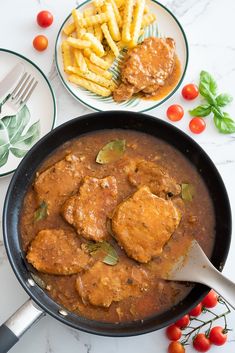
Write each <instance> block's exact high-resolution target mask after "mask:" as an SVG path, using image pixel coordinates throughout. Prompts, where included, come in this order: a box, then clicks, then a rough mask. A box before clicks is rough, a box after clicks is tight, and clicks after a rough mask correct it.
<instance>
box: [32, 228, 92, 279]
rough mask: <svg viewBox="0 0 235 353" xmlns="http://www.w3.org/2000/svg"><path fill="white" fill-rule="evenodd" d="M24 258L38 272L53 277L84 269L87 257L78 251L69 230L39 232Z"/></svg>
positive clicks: (76, 240) (76, 239)
mask: <svg viewBox="0 0 235 353" xmlns="http://www.w3.org/2000/svg"><path fill="white" fill-rule="evenodd" d="M26 258H27V260H28V262H29V263H31V264H32V265H33V266H34V267H35V268H36V269H37V270H38V271H40V272H43V273H48V274H53V275H72V274H74V273H78V272H80V271H81V270H83V269H85V268H86V267H87V265H88V263H89V262H90V259H89V256H88V255H87V254H86V253H85V252H84V251H83V250H82V249H80V244H79V241H78V238H77V236H76V235H75V234H74V233H73V232H71V231H70V230H63V229H45V230H41V231H40V232H39V233H38V234H37V235H36V237H35V238H34V239H33V241H32V242H31V244H30V246H29V249H28V252H27V255H26Z"/></svg>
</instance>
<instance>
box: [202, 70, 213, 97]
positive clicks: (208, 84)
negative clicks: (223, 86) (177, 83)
mask: <svg viewBox="0 0 235 353" xmlns="http://www.w3.org/2000/svg"><path fill="white" fill-rule="evenodd" d="M200 86H201V91H200ZM199 91H200V93H201V95H202V96H203V97H206V96H207V93H208V92H210V94H212V95H213V96H215V95H216V93H217V83H216V81H215V79H214V78H213V77H212V76H211V74H209V72H207V71H201V73H200V84H199ZM204 94H205V95H204Z"/></svg>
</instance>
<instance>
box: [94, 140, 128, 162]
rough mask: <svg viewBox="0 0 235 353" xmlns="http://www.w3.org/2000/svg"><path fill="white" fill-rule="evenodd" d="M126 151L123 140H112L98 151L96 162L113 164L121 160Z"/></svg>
mask: <svg viewBox="0 0 235 353" xmlns="http://www.w3.org/2000/svg"><path fill="white" fill-rule="evenodd" d="M125 149H126V141H125V140H114V141H110V142H109V143H107V144H106V145H105V146H103V147H102V149H101V150H100V151H99V153H98V155H97V157H96V162H97V163H99V164H107V163H110V162H115V161H117V160H118V159H119V158H121V157H122V156H123V154H124V152H125Z"/></svg>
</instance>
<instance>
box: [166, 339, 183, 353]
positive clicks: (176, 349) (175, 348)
mask: <svg viewBox="0 0 235 353" xmlns="http://www.w3.org/2000/svg"><path fill="white" fill-rule="evenodd" d="M168 353H185V348H184V346H183V345H182V344H181V343H180V342H178V341H174V342H171V343H170V344H169V346H168Z"/></svg>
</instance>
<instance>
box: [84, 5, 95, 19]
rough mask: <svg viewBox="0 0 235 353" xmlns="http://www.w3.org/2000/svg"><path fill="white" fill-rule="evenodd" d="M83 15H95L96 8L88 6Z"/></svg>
mask: <svg viewBox="0 0 235 353" xmlns="http://www.w3.org/2000/svg"><path fill="white" fill-rule="evenodd" d="M83 15H84V17H85V18H87V17H90V16H92V15H95V9H94V8H92V7H88V8H87V9H85V10H84V11H83Z"/></svg>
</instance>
